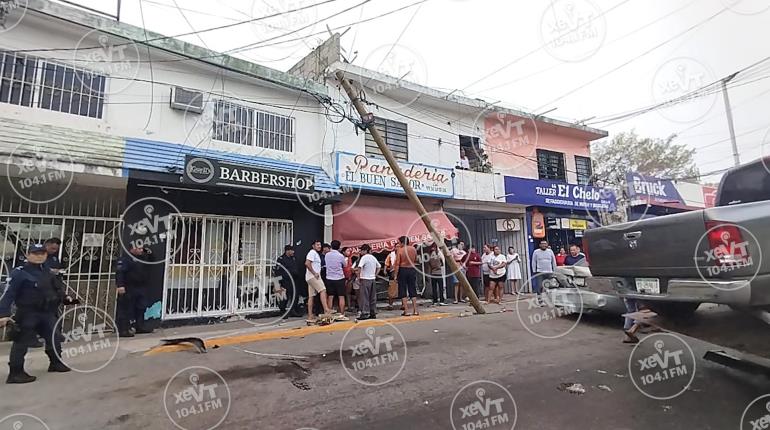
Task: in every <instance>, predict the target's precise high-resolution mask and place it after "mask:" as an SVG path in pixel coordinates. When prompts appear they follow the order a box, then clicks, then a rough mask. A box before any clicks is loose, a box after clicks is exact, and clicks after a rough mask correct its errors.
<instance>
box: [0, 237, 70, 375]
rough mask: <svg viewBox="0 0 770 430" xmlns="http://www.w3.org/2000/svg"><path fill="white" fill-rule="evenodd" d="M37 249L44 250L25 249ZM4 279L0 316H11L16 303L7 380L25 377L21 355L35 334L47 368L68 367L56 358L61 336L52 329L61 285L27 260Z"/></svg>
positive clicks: (35, 340) (59, 301)
mask: <svg viewBox="0 0 770 430" xmlns="http://www.w3.org/2000/svg"><path fill="white" fill-rule="evenodd" d="M41 250H45V248H44V247H43V246H42V245H31V246H30V247H29V250H28V252H40V251H41ZM7 281H8V288H6V290H5V293H4V294H3V296H2V298H0V318H2V317H9V316H11V307H12V305H13V304H15V305H16V314H15V315H14V317H13V319H14V323H15V326H16V327H15V330H13V331H12V340H13V345H12V346H11V353H10V357H9V358H10V359H9V362H8V365H9V367H10V373H9V375H8V379H9V382H11V380H12V379H14V377H16V376H19V375H25V376H26V377H28V378H29V375H26V373H25V372H24V357H25V356H26V354H27V350H28V349H29V347H30V346H32V345H34V344H36V343H37V336H38V335H39V336H40V337H41V338H43V340H44V341H45V353H46V355H48V358H49V360H50V362H51V365H50V366H49V369H48V370H49V371H67V370H69V369H67V368H66V366H64V364H63V363H62V362H61V360H60V359H59V357H60V356H61V340H60V339H61V336H60V335H59V334H58V333H57V328H56V321H57V315H58V311H59V306H60V305H61V304H62V303H63V301H64V297H65V291H64V290H63V289H62V288H61V284H60V283H57V282H56V281H55V277H54V275H53V274H52V273H51V272H50V270H49V269H47V268H46V267H44V265H42V264H32V263H30V262H27V263H26V264H24V266H20V267H17V268H15V269H13V271H11V273H10V275H9V277H8V280H7ZM64 369H66V370H64ZM32 380H34V378H32ZM29 382H31V381H29Z"/></svg>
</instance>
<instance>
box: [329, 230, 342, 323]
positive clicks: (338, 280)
mask: <svg viewBox="0 0 770 430" xmlns="http://www.w3.org/2000/svg"><path fill="white" fill-rule="evenodd" d="M331 248H332V250H331V251H329V253H328V254H326V257H325V258H324V260H325V261H326V294H328V295H329V309H333V308H334V298H335V297H336V298H337V301H338V304H339V312H340V314H342V315H343V317H342V318H337V319H338V320H341V319H343V318H344V315H345V256H344V255H342V253H341V252H340V241H339V240H333V241H332V243H331Z"/></svg>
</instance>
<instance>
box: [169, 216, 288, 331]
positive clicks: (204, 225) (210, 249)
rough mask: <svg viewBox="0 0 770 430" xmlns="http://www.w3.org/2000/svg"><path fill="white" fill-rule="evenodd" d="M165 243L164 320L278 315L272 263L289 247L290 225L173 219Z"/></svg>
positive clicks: (282, 222)
mask: <svg viewBox="0 0 770 430" xmlns="http://www.w3.org/2000/svg"><path fill="white" fill-rule="evenodd" d="M171 231H173V232H174V234H173V235H172V236H171V237H170V238H169V240H167V242H166V245H167V246H166V254H167V261H168V264H167V265H166V269H165V275H164V282H163V304H162V309H163V311H162V314H161V317H162V319H164V320H170V319H183V318H195V317H220V316H228V315H244V314H256V313H261V312H269V311H275V310H277V309H278V303H277V298H276V297H275V295H274V287H275V286H276V284H277V278H276V277H275V276H274V274H273V269H274V266H275V259H276V258H277V257H278V256H279V255H280V254H281V253H282V252H283V247H284V246H285V245H287V244H290V243H292V241H293V236H294V229H293V223H292V221H288V220H279V219H261V218H242V217H226V216H214V215H192V214H183V215H172V218H171Z"/></svg>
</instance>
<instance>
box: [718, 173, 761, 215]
mask: <svg viewBox="0 0 770 430" xmlns="http://www.w3.org/2000/svg"><path fill="white" fill-rule="evenodd" d="M761 200H770V166H766V165H765V164H764V163H753V164H750V165H747V166H745V167H742V168H740V169H738V170H735V171H732V172H730V173H728V174H727V176H726V177H725V178H724V180H723V181H722V186H721V188H720V192H719V202H718V206H729V205H735V204H739V203H750V202H757V201H761Z"/></svg>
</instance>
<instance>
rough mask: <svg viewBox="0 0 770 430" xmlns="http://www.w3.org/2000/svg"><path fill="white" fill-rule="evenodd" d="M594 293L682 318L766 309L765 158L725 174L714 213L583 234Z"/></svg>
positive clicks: (768, 181)
mask: <svg viewBox="0 0 770 430" xmlns="http://www.w3.org/2000/svg"><path fill="white" fill-rule="evenodd" d="M583 244H584V246H585V247H586V248H587V249H585V251H586V255H587V256H588V259H589V264H590V266H591V272H592V273H593V278H590V279H589V282H588V284H587V288H588V289H589V290H592V291H594V292H598V293H608V292H615V293H617V294H619V295H620V296H621V297H625V298H635V299H640V300H643V301H644V302H645V303H646V304H647V305H648V306H649V307H650V308H651V309H653V310H654V311H656V312H657V313H659V314H661V315H664V316H671V317H677V316H679V317H681V316H687V315H690V314H692V313H693V312H695V310H696V309H697V308H698V306H699V305H700V304H701V303H718V304H727V305H730V306H732V307H735V308H755V309H756V308H763V307H764V308H767V307H768V306H770V157H769V158H765V159H764V161H762V160H757V161H755V162H752V163H749V164H745V165H742V166H739V167H736V168H734V169H732V170H729V171H728V172H727V173H726V174H725V175H724V177H723V178H722V181H721V183H720V185H719V191H718V193H717V200H716V207H714V208H709V209H704V210H699V211H693V212H686V213H681V214H676V215H667V216H662V217H658V218H649V219H644V220H641V221H635V222H628V223H624V224H618V225H611V226H605V227H601V228H597V229H592V230H588V231H586V233H585V237H584V239H583Z"/></svg>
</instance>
